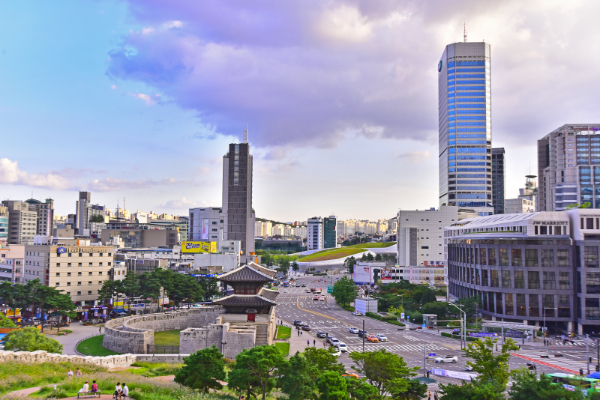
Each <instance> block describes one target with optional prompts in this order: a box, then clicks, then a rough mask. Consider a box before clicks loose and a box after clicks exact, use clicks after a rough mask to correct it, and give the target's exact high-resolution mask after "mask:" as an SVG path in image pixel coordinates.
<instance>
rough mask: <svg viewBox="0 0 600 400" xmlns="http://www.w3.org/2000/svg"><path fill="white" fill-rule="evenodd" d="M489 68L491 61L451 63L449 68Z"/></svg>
mask: <svg viewBox="0 0 600 400" xmlns="http://www.w3.org/2000/svg"><path fill="white" fill-rule="evenodd" d="M484 65H485V66H489V65H490V62H489V61H450V62H449V63H448V68H453V67H454V66H457V67H479V66H484Z"/></svg>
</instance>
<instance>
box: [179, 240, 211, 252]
mask: <svg viewBox="0 0 600 400" xmlns="http://www.w3.org/2000/svg"><path fill="white" fill-rule="evenodd" d="M181 252H182V253H216V252H217V242H182V243H181Z"/></svg>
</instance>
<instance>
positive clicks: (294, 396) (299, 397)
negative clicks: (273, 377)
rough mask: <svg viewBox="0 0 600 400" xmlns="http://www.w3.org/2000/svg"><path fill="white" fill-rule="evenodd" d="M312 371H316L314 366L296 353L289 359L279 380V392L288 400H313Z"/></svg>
mask: <svg viewBox="0 0 600 400" xmlns="http://www.w3.org/2000/svg"><path fill="white" fill-rule="evenodd" d="M312 348H313V347H309V348H308V349H312ZM308 349H307V350H308ZM314 370H316V368H315V366H314V365H311V364H310V363H309V362H308V361H307V359H306V358H305V357H304V356H303V355H302V354H300V353H299V352H296V354H295V355H293V356H291V357H290V360H289V364H288V367H287V368H286V369H285V370H284V371H283V374H282V377H281V378H280V380H279V383H280V385H281V391H282V392H283V393H285V394H287V395H288V396H289V400H304V399H313V398H314V397H315V379H314V377H313V373H314ZM317 372H319V371H317Z"/></svg>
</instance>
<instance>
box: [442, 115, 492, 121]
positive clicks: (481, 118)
mask: <svg viewBox="0 0 600 400" xmlns="http://www.w3.org/2000/svg"><path fill="white" fill-rule="evenodd" d="M486 119H487V117H486V116H485V115H465V116H459V117H449V118H448V121H456V120H458V121H485V120H486Z"/></svg>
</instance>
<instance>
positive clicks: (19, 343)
mask: <svg viewBox="0 0 600 400" xmlns="http://www.w3.org/2000/svg"><path fill="white" fill-rule="evenodd" d="M5 339H6V340H5V346H4V348H5V349H6V350H14V351H36V350H44V351H47V352H48V353H58V354H61V353H62V349H63V346H62V344H60V343H59V342H58V341H56V340H54V339H50V338H49V337H47V336H46V335H44V334H42V333H40V331H39V330H38V329H37V328H35V327H33V326H28V327H27V328H24V329H19V330H15V331H12V332H10V333H9V334H7V335H6V338H5Z"/></svg>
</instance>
